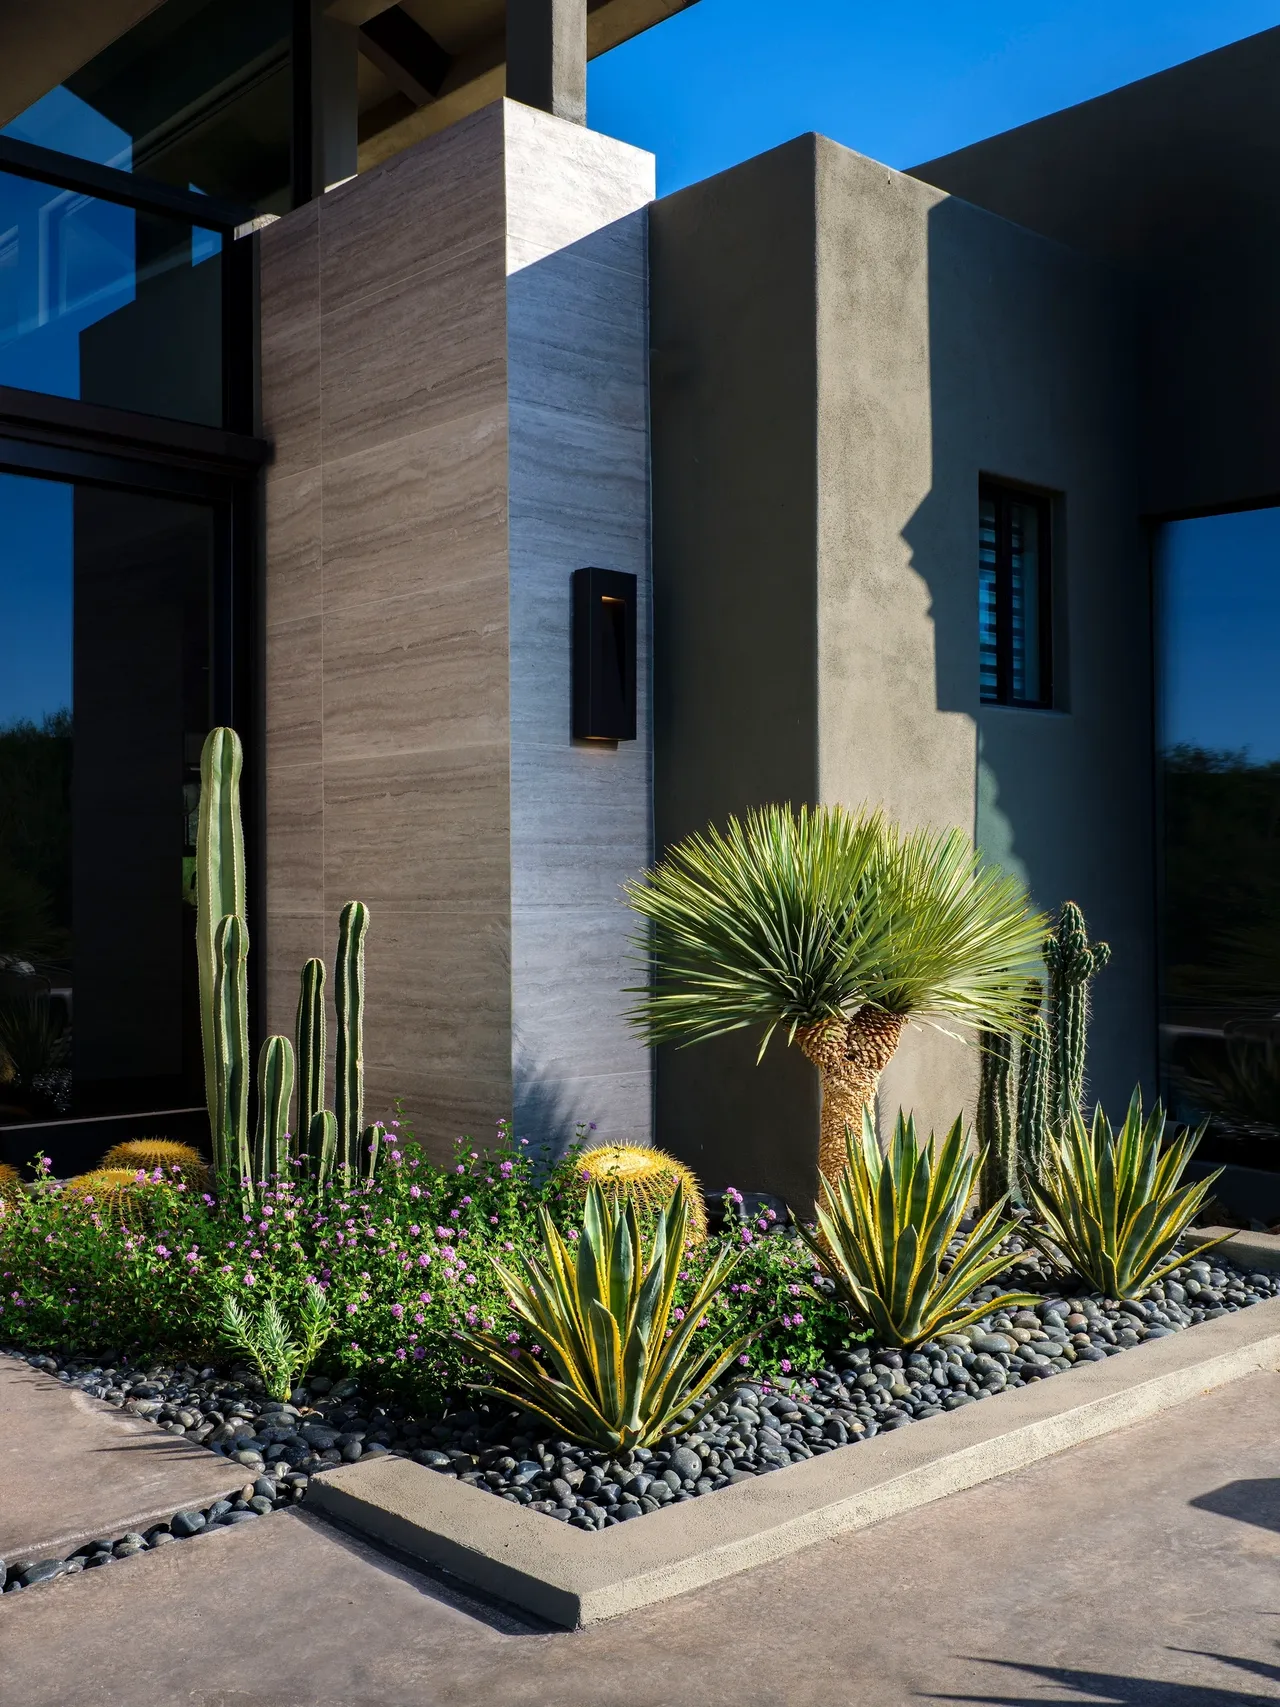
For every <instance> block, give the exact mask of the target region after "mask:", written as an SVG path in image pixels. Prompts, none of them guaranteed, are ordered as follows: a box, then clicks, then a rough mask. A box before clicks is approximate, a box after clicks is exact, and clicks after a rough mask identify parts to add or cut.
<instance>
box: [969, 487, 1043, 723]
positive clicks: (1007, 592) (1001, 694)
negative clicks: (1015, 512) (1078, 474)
mask: <svg viewBox="0 0 1280 1707" xmlns="http://www.w3.org/2000/svg"><path fill="white" fill-rule="evenodd" d="M984 499H986V500H989V501H990V502H991V503H993V504H994V506H995V512H996V615H995V632H996V692H995V697H994V698H993V699H987V698H985V697H984V698H983V700H982V703H983V704H984V705H1008V706H1014V707H1016V708H1020V709H1022V710H1026V711H1050V710H1052V709H1053V597H1054V588H1053V574H1054V565H1053V498H1052V496H1051V494H1049V493H1047V492H1042V491H1036V490H1034V489H1032V488H1029V487H1026V486H1015V485H1013V484H1012V483H1011V482H1009V481H1006V480H996V479H990V478H987V477H986V476H984V477H983V478H982V479H981V480H980V481H979V483H978V502H979V504H981V503H982V501H983V500H984ZM1012 504H1026V505H1030V506H1031V507H1032V508H1033V509H1035V510H1036V512H1037V517H1038V535H1039V537H1038V541H1037V552H1038V562H1037V568H1038V575H1039V582H1040V585H1039V599H1038V617H1039V621H1038V627H1037V632H1036V635H1035V643H1036V645H1037V646H1038V648H1039V660H1040V693H1039V696H1038V697H1037V698H1036V699H1017V698H1015V697H1014V693H1013V527H1012V520H1011V516H1010V506H1011V505H1012ZM1027 639H1028V640H1030V639H1031V636H1029V635H1028V636H1027Z"/></svg>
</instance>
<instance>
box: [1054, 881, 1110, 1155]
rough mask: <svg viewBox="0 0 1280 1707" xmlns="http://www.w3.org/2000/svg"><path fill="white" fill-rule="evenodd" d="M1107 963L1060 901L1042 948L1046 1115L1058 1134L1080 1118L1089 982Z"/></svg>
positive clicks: (1079, 917)
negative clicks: (1045, 1007)
mask: <svg viewBox="0 0 1280 1707" xmlns="http://www.w3.org/2000/svg"><path fill="white" fill-rule="evenodd" d="M1110 959H1111V949H1110V947H1109V946H1108V944H1107V943H1105V942H1098V943H1093V944H1090V942H1089V933H1088V931H1087V929H1086V928H1085V922H1084V914H1083V913H1082V912H1081V911H1080V909H1079V907H1077V906H1076V904H1075V902H1074V901H1064V902H1063V904H1062V911H1061V912H1060V913H1059V915H1058V922H1057V924H1056V925H1055V926H1054V928H1053V930H1052V931H1051V932H1050V934H1049V935H1048V936H1047V937H1046V938H1045V944H1044V963H1045V967H1046V969H1047V970H1048V974H1049V1032H1050V1054H1049V1060H1050V1107H1049V1114H1050V1119H1051V1120H1052V1122H1053V1125H1054V1128H1055V1130H1056V1131H1058V1132H1063V1131H1064V1130H1065V1129H1066V1128H1067V1127H1068V1126H1069V1125H1070V1123H1071V1122H1072V1120H1075V1119H1078V1118H1079V1117H1080V1116H1081V1113H1082V1107H1083V1103H1084V1064H1085V1049H1086V1046H1087V1042H1088V1029H1089V981H1090V979H1092V978H1093V977H1094V975H1095V974H1096V973H1098V972H1101V971H1102V969H1103V967H1104V966H1105V965H1106V964H1107V962H1108V961H1109V960H1110Z"/></svg>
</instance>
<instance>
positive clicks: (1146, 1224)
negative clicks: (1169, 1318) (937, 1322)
mask: <svg viewBox="0 0 1280 1707" xmlns="http://www.w3.org/2000/svg"><path fill="white" fill-rule="evenodd" d="M1164 1128H1165V1117H1164V1110H1163V1108H1162V1107H1161V1106H1160V1104H1159V1103H1157V1104H1156V1106H1155V1109H1154V1111H1153V1112H1152V1114H1151V1116H1150V1118H1149V1119H1148V1120H1146V1121H1145V1122H1144V1120H1143V1118H1142V1095H1141V1092H1139V1091H1135V1092H1134V1093H1133V1100H1132V1101H1131V1102H1130V1104H1129V1110H1128V1113H1127V1114H1126V1115H1125V1118H1124V1124H1123V1125H1122V1126H1121V1128H1120V1130H1119V1131H1118V1132H1115V1133H1113V1132H1112V1130H1111V1124H1110V1122H1109V1121H1108V1120H1107V1117H1106V1115H1105V1114H1104V1113H1103V1112H1102V1109H1101V1108H1100V1107H1099V1108H1098V1109H1096V1110H1095V1111H1094V1116H1093V1125H1092V1126H1091V1127H1086V1126H1085V1124H1084V1122H1083V1121H1082V1120H1081V1119H1080V1118H1079V1116H1076V1118H1075V1119H1073V1120H1072V1122H1071V1124H1070V1125H1069V1126H1068V1128H1067V1130H1066V1132H1065V1133H1063V1134H1061V1135H1060V1136H1055V1137H1053V1138H1052V1139H1051V1140H1050V1143H1049V1146H1048V1152H1047V1155H1046V1159H1045V1168H1044V1173H1043V1176H1042V1181H1041V1184H1040V1186H1039V1187H1038V1188H1033V1189H1032V1191H1031V1193H1030V1198H1031V1206H1032V1208H1033V1210H1034V1212H1035V1222H1034V1223H1032V1224H1030V1225H1028V1227H1027V1229H1026V1230H1027V1232H1028V1234H1029V1235H1030V1237H1032V1238H1034V1239H1035V1240H1036V1242H1037V1244H1039V1245H1040V1247H1041V1249H1042V1250H1044V1251H1045V1252H1046V1254H1047V1255H1048V1256H1050V1257H1051V1258H1052V1259H1053V1260H1054V1261H1056V1262H1060V1263H1063V1264H1064V1265H1065V1266H1066V1267H1067V1268H1068V1269H1069V1270H1072V1271H1074V1272H1075V1273H1078V1274H1081V1275H1083V1276H1084V1278H1085V1279H1086V1280H1087V1281H1088V1282H1089V1284H1090V1285H1091V1286H1093V1287H1095V1288H1096V1289H1097V1290H1098V1291H1099V1292H1101V1293H1103V1294H1104V1296H1106V1297H1108V1298H1137V1297H1140V1296H1141V1294H1142V1293H1143V1292H1144V1291H1145V1290H1146V1289H1147V1287H1149V1286H1152V1285H1154V1284H1155V1282H1156V1281H1157V1280H1160V1279H1161V1278H1162V1277H1163V1276H1164V1275H1166V1274H1168V1273H1169V1271H1170V1269H1174V1268H1177V1267H1178V1266H1179V1264H1181V1263H1184V1262H1188V1261H1190V1259H1191V1258H1192V1257H1194V1256H1199V1255H1200V1253H1201V1252H1203V1251H1207V1250H1211V1249H1212V1248H1213V1246H1214V1245H1215V1244H1217V1243H1218V1242H1219V1241H1218V1240H1217V1239H1210V1240H1208V1241H1207V1242H1206V1243H1204V1244H1202V1245H1198V1246H1197V1247H1196V1249H1195V1250H1193V1251H1185V1252H1184V1251H1181V1250H1180V1249H1179V1248H1178V1247H1179V1241H1180V1239H1181V1238H1182V1235H1183V1234H1184V1233H1185V1232H1186V1231H1187V1229H1188V1228H1189V1227H1190V1226H1192V1225H1193V1223H1194V1221H1195V1219H1196V1216H1197V1215H1198V1213H1199V1211H1200V1206H1201V1205H1202V1204H1203V1203H1204V1202H1205V1200H1206V1198H1207V1197H1208V1196H1209V1190H1210V1187H1211V1186H1212V1185H1213V1183H1214V1181H1215V1180H1216V1179H1217V1178H1218V1174H1220V1173H1221V1172H1222V1170H1221V1168H1219V1169H1217V1171H1216V1172H1214V1173H1212V1174H1210V1175H1209V1176H1208V1178H1207V1179H1203V1180H1198V1181H1195V1182H1194V1183H1192V1184H1190V1185H1181V1184H1180V1181H1181V1179H1182V1175H1183V1171H1184V1170H1185V1168H1186V1165H1187V1163H1188V1162H1189V1161H1190V1160H1191V1157H1192V1155H1193V1153H1194V1151H1195V1148H1196V1145H1197V1144H1198V1143H1199V1141H1200V1137H1201V1134H1200V1132H1184V1133H1182V1134H1181V1135H1180V1136H1179V1137H1177V1138H1175V1139H1174V1140H1173V1141H1172V1142H1171V1143H1170V1144H1169V1145H1168V1146H1167V1148H1166V1147H1165V1145H1164Z"/></svg>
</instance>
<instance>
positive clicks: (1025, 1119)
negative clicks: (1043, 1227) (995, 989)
mask: <svg viewBox="0 0 1280 1707" xmlns="http://www.w3.org/2000/svg"><path fill="white" fill-rule="evenodd" d="M1041 997H1042V991H1041V987H1040V985H1039V984H1032V985H1031V987H1030V991H1029V994H1028V1006H1029V1007H1030V1008H1031V1010H1032V1011H1031V1012H1030V1014H1029V1015H1028V1019H1027V1025H1026V1029H1025V1030H1024V1032H1023V1034H1022V1043H1021V1046H1020V1048H1019V1051H1018V1120H1017V1133H1016V1137H1015V1142H1014V1149H1015V1151H1016V1155H1017V1172H1018V1182H1017V1185H1018V1191H1019V1195H1020V1196H1021V1197H1022V1199H1023V1201H1024V1202H1026V1201H1029V1191H1030V1188H1031V1187H1032V1186H1037V1185H1039V1183H1040V1176H1041V1173H1042V1170H1043V1168H1044V1155H1045V1143H1046V1141H1047V1137H1048V1131H1049V1028H1048V1026H1047V1025H1046V1024H1045V1020H1044V1015H1043V1013H1042V1012H1041V1011H1040V1003H1041Z"/></svg>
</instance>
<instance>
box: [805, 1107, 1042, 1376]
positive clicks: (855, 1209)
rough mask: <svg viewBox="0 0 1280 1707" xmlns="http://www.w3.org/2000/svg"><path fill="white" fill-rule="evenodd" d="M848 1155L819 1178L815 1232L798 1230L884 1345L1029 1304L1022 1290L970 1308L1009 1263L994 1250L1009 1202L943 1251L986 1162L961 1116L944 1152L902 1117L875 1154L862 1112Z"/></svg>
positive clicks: (912, 1341) (1006, 1224) (911, 1341)
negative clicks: (834, 1175) (831, 1175)
mask: <svg viewBox="0 0 1280 1707" xmlns="http://www.w3.org/2000/svg"><path fill="white" fill-rule="evenodd" d="M845 1154H846V1163H845V1167H844V1169H843V1171H842V1172H841V1174H840V1176H839V1178H838V1179H837V1180H836V1181H835V1183H834V1184H833V1183H832V1182H831V1181H830V1180H825V1179H824V1180H823V1182H822V1197H823V1201H822V1203H821V1204H819V1206H818V1231H817V1233H816V1234H815V1233H814V1232H812V1231H810V1230H809V1229H808V1228H806V1227H801V1228H800V1233H801V1235H802V1237H803V1238H804V1239H805V1241H806V1243H807V1244H808V1245H809V1248H810V1249H811V1250H812V1251H813V1254H814V1256H815V1257H816V1258H817V1259H818V1263H819V1265H820V1267H821V1268H822V1269H824V1270H825V1272H826V1273H827V1275H828V1276H829V1277H830V1278H831V1279H832V1280H833V1281H834V1282H835V1286H836V1291H837V1294H838V1295H839V1297H840V1298H841V1299H842V1301H843V1303H844V1305H845V1307H846V1309H847V1310H848V1311H849V1313H850V1314H851V1315H852V1316H854V1317H856V1318H857V1319H858V1320H859V1321H861V1322H863V1323H864V1324H865V1325H866V1326H867V1327H869V1328H870V1329H871V1330H872V1332H873V1334H874V1335H875V1337H876V1339H877V1340H878V1341H879V1342H880V1343H881V1344H882V1345H895V1346H912V1345H918V1344H919V1343H920V1341H921V1340H927V1339H932V1338H933V1337H934V1336H935V1335H936V1334H941V1333H949V1332H954V1331H955V1330H956V1329H958V1328H963V1327H966V1326H967V1325H968V1324H969V1323H970V1322H975V1321H977V1320H978V1318H979V1317H980V1316H985V1315H988V1314H989V1313H990V1312H991V1311H993V1310H1004V1309H1009V1308H1011V1307H1012V1308H1016V1307H1017V1306H1019V1305H1022V1304H1033V1303H1034V1302H1035V1299H1034V1298H1033V1297H1032V1296H1031V1295H1030V1294H1029V1293H1022V1292H1004V1293H1001V1294H1000V1296H999V1297H997V1298H992V1299H989V1300H988V1301H987V1302H986V1303H982V1304H974V1303H973V1302H972V1294H973V1293H974V1292H975V1291H976V1290H977V1288H978V1287H980V1286H985V1285H987V1283H988V1282H989V1281H991V1280H993V1279H994V1278H995V1276H996V1275H998V1274H1000V1273H1001V1271H1002V1270H1004V1269H1006V1268H1008V1267H1009V1264H1010V1262H1011V1261H1012V1260H1013V1259H1012V1258H1011V1257H1010V1256H1009V1254H1008V1253H1007V1252H1002V1251H1001V1250H1000V1246H1001V1245H1002V1244H1003V1242H1004V1240H1005V1239H1006V1238H1007V1237H1008V1236H1009V1234H1010V1233H1011V1232H1012V1231H1013V1223H1012V1222H1011V1221H1009V1220H1007V1219H1006V1218H1005V1216H1004V1209H1005V1204H1006V1203H1007V1201H1008V1199H1007V1198H1003V1197H1002V1198H1000V1199H999V1201H998V1202H996V1203H993V1204H992V1206H991V1208H990V1209H988V1210H987V1212H986V1214H985V1215H983V1216H981V1217H980V1219H979V1220H978V1221H977V1223H976V1224H975V1225H974V1227H973V1229H972V1230H971V1231H970V1232H969V1233H968V1234H967V1235H966V1236H965V1238H964V1240H963V1242H962V1244H961V1245H960V1248H959V1250H958V1251H956V1252H954V1253H951V1252H950V1247H951V1242H952V1240H953V1239H954V1238H955V1237H956V1235H957V1233H958V1232H959V1228H960V1222H961V1219H962V1218H963V1216H964V1213H965V1209H966V1207H967V1205H968V1202H969V1198H970V1196H971V1194H972V1191H973V1183H974V1178H975V1176H976V1175H977V1173H978V1170H979V1169H980V1167H981V1165H982V1161H983V1158H982V1157H981V1156H980V1155H974V1154H973V1152H972V1151H971V1150H970V1149H969V1147H968V1142H967V1139H966V1135H965V1132H964V1128H963V1126H962V1125H961V1122H960V1121H959V1120H957V1121H956V1123H955V1124H954V1126H952V1128H951V1130H950V1131H949V1132H948V1133H947V1135H946V1137H945V1138H944V1139H943V1141H942V1144H941V1147H938V1146H936V1145H935V1143H934V1138H933V1134H932V1133H930V1134H929V1140H928V1143H927V1144H925V1145H923V1146H922V1145H921V1144H920V1143H919V1142H918V1141H917V1139H916V1128H915V1121H914V1119H912V1118H911V1117H910V1116H909V1115H908V1116H904V1115H903V1114H902V1113H901V1112H900V1113H899V1115H898V1119H897V1122H896V1124H895V1126H894V1130H893V1139H892V1141H891V1143H890V1145H889V1148H888V1151H887V1152H886V1153H885V1154H884V1155H881V1153H880V1147H879V1145H878V1144H877V1142H876V1134H875V1128H874V1127H873V1126H872V1124H871V1116H870V1113H869V1112H864V1114H863V1119H862V1135H861V1138H859V1139H855V1138H854V1136H853V1133H852V1131H850V1132H849V1134H848V1136H847V1138H846V1140H845ZM948 1258H949V1266H948V1267H947V1269H946V1272H945V1273H944V1272H943V1262H944V1259H948Z"/></svg>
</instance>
